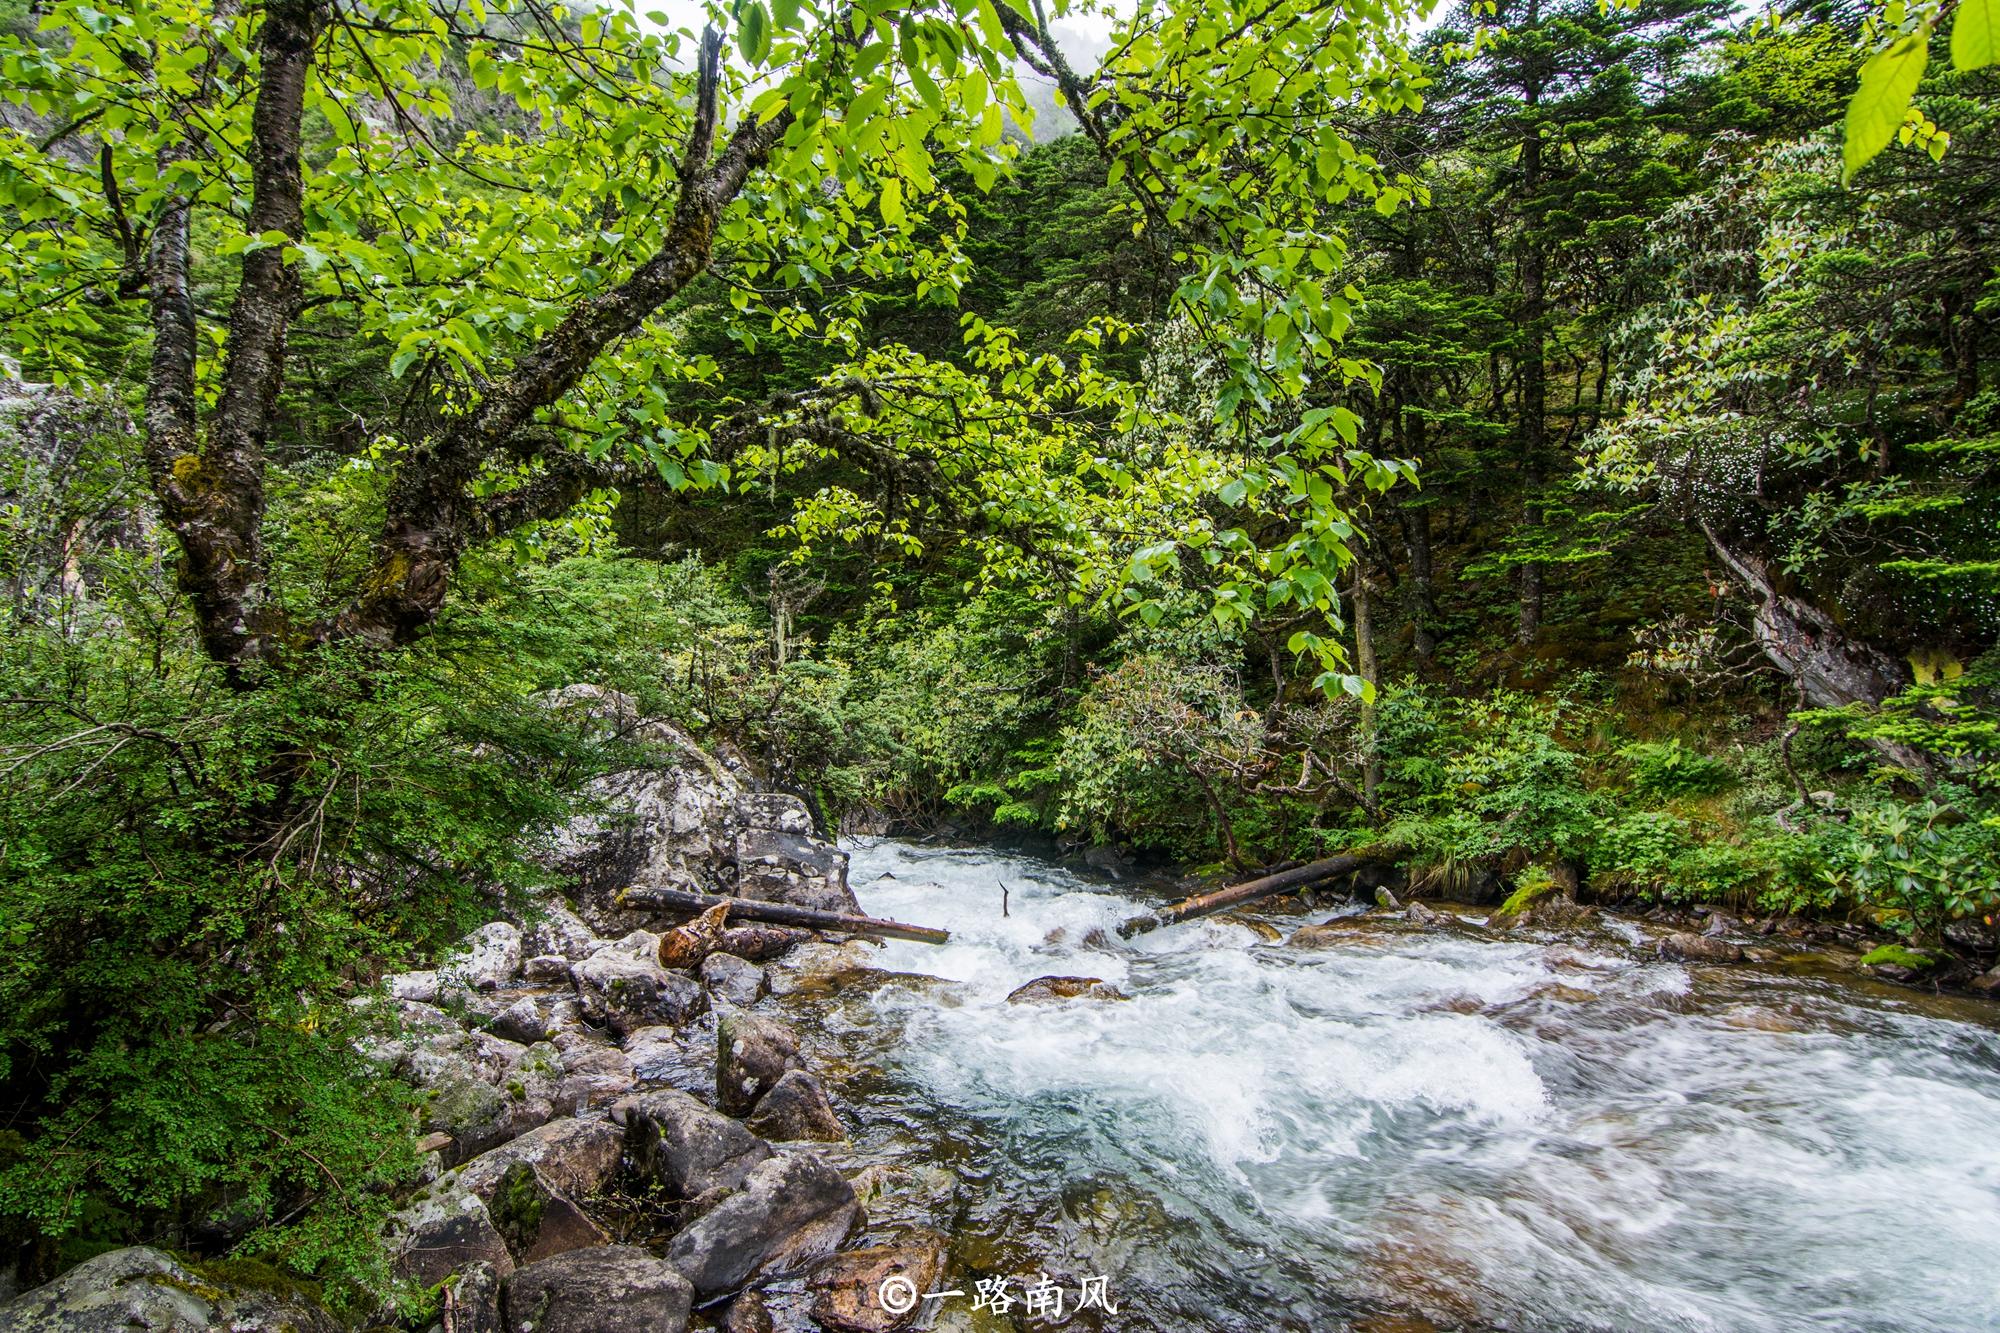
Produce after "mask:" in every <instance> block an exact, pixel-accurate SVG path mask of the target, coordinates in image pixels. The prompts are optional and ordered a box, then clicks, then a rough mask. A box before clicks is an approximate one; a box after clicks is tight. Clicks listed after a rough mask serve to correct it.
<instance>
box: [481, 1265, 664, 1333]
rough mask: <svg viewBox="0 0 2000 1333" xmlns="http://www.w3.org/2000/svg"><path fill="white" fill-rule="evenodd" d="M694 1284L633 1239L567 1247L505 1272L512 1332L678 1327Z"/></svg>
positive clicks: (612, 1332)
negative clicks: (631, 1241) (590, 1246)
mask: <svg viewBox="0 0 2000 1333" xmlns="http://www.w3.org/2000/svg"><path fill="white" fill-rule="evenodd" d="M693 1296H694V1292H693V1290H692V1289H691V1287H690V1286H689V1284H688V1282H687V1280H686V1279H685V1278H683V1277H682V1276H681V1275H680V1274H679V1273H678V1272H676V1271H674V1269H673V1268H672V1267H671V1266H670V1265H668V1264H666V1263H663V1262H661V1261H660V1260H658V1259H655V1258H654V1257H653V1256H652V1255H650V1254H648V1253H646V1252H645V1251H644V1250H642V1249H640V1248H639V1247H638V1246H636V1245H604V1246H599V1247H598V1248H596V1249H590V1250H572V1251H570V1252H569V1253H567V1254H559V1255H556V1256H555V1257H554V1258H551V1259H544V1260H542V1261H541V1262H540V1263H535V1264H530V1265H529V1266H528V1267H526V1268H523V1269H521V1270H520V1271H519V1272H517V1273H515V1274H514V1275H513V1276H512V1277H509V1278H508V1279H507V1282H506V1286H505V1296H504V1300H503V1305H504V1307H505V1309H506V1312H507V1327H508V1329H509V1330H510V1331H511V1333H681V1330H683V1329H685V1328H686V1327H687V1322H688V1307H689V1306H690V1304H691V1303H692V1300H693Z"/></svg>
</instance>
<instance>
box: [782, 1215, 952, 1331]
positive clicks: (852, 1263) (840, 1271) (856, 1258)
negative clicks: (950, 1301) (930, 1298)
mask: <svg viewBox="0 0 2000 1333" xmlns="http://www.w3.org/2000/svg"><path fill="white" fill-rule="evenodd" d="M944 1257H945V1247H944V1240H943V1238H942V1237H940V1236H937V1235H932V1234H919V1235H914V1236H910V1237H907V1238H905V1239H903V1240H900V1241H898V1242H896V1243H895V1244H891V1245H871V1246H869V1247H867V1248H866V1249H860V1250H848V1251H846V1252H844V1253H841V1254H836V1255H834V1256H833V1257H832V1258H831V1259H828V1260H827V1261H826V1262H825V1263H823V1264H821V1265H820V1266H819V1267H818V1268H816V1269H815V1270H813V1275H812V1279H811V1281H810V1283H809V1284H808V1285H809V1286H810V1287H811V1289H812V1293H813V1305H812V1313H813V1318H814V1319H816V1320H818V1321H819V1323H820V1325H821V1326H822V1327H824V1328H829V1329H835V1330H838V1331H839V1333H892V1330H895V1329H899V1328H908V1327H910V1326H911V1325H913V1324H915V1323H916V1322H917V1319H918V1317H919V1316H920V1315H922V1314H923V1313H924V1311H925V1309H926V1307H927V1303H926V1302H925V1301H923V1300H922V1299H921V1297H922V1294H923V1293H924V1292H927V1291H935V1290H937V1284H938V1278H939V1277H941V1276H942V1275H943V1273H944ZM896 1277H900V1278H902V1279H903V1280H904V1281H906V1282H908V1283H909V1284H910V1287H909V1288H908V1290H909V1291H910V1292H911V1293H912V1294H914V1295H916V1296H917V1297H919V1299H917V1300H915V1301H913V1302H911V1303H910V1305H909V1308H907V1309H904V1310H901V1311H900V1312H899V1311H892V1310H890V1309H889V1308H887V1307H886V1306H885V1305H884V1304H883V1302H882V1284H883V1283H884V1282H887V1281H888V1280H889V1279H891V1278H896ZM899 1304H900V1302H899Z"/></svg>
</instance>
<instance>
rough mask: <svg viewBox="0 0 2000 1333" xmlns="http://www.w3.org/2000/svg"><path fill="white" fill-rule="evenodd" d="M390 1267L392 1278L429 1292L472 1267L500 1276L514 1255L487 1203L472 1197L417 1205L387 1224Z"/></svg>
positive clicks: (461, 1195)
mask: <svg viewBox="0 0 2000 1333" xmlns="http://www.w3.org/2000/svg"><path fill="white" fill-rule="evenodd" d="M389 1242H390V1263H391V1266H392V1267H393V1268H394V1269H395V1273H396V1276H397V1277H400V1278H405V1279H408V1280H409V1281H412V1282H414V1283H416V1284H417V1285H418V1286H420V1287H432V1286H436V1285H437V1284H438V1283H440V1282H442V1281H444V1280H445V1279H446V1278H448V1277H450V1276H451V1275H452V1274H453V1273H458V1272H463V1271H465V1270H466V1269H468V1268H470V1267H471V1266H472V1265H474V1264H490V1265H491V1266H492V1268H493V1271H494V1272H496V1273H499V1274H501V1275H502V1276H505V1275H506V1274H508V1273H511V1272H513V1271H514V1254H513V1251H511V1250H509V1249H508V1248H507V1241H506V1239H505V1238H504V1237H502V1236H501V1234H500V1228H499V1227H497V1226H495V1225H494V1224H493V1216H492V1214H491V1213H489V1212H488V1211H487V1210H486V1204H485V1202H484V1201H483V1200H481V1199H480V1198H479V1197H478V1196H477V1195H473V1194H464V1193H456V1194H446V1195H443V1196H439V1197H432V1198H427V1199H422V1200H419V1201H418V1202H417V1203H414V1204H412V1205H411V1206H410V1207H408V1208H405V1209H404V1210H403V1211H401V1212H399V1213H397V1214H396V1215H395V1216H394V1217H392V1218H391V1219H390V1220H389Z"/></svg>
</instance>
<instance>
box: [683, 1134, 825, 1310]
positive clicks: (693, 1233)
mask: <svg viewBox="0 0 2000 1333" xmlns="http://www.w3.org/2000/svg"><path fill="white" fill-rule="evenodd" d="M860 1221H861V1205H860V1203H859V1202H858V1201H857V1200H856V1199H855V1197H854V1189H853V1187H852V1186H850V1185H849V1184H848V1183H847V1180H846V1178H845V1177H843V1176H842V1175H841V1174H840V1172H838V1171H836V1170H834V1169H833V1167H831V1166H829V1165H828V1164H827V1163H826V1161H825V1160H824V1159H822V1158H820V1157H818V1156H816V1155H814V1154H812V1153H805V1152H797V1153H785V1154H782V1155H780V1156H777V1157H773V1158H771V1159H769V1160H768V1161H765V1162H761V1163H759V1164H758V1165H757V1166H756V1168H755V1169H753V1170H752V1171H751V1172H750V1174H749V1175H748V1176H747V1177H745V1178H744V1181H743V1187H742V1188H741V1189H740V1190H738V1191H737V1192H736V1193H734V1194H731V1195H730V1196H729V1197H728V1198H726V1199H723V1200H722V1201H721V1202H720V1203H718V1204H716V1205H715V1206H714V1207H713V1208H712V1209H710V1210H709V1211H708V1212H707V1213H706V1214H704V1215H703V1216H702V1217H701V1219H700V1220H699V1221H697V1222H695V1223H694V1224H693V1225H692V1226H689V1227H688V1228H686V1229H685V1230H683V1231H682V1232H681V1233H680V1234H679V1235H677V1236H675V1237H674V1239H673V1243H672V1244H671V1245H670V1246H669V1247H668V1249H667V1262H668V1263H670V1264H672V1265H673V1266H674V1268H675V1269H677V1270H679V1271H680V1272H681V1273H682V1274H684V1275H685V1276H686V1277H687V1279H688V1281H689V1282H691V1283H693V1284H694V1289H695V1291H696V1292H698V1293H699V1294H701V1295H703V1296H712V1295H716V1294H718V1293H721V1292H725V1291H731V1290H734V1289H735V1288H737V1287H740V1286H742V1285H743V1284H744V1283H745V1282H746V1281H748V1280H749V1279H750V1278H751V1277H753V1276H755V1275H756V1274H758V1273H763V1272H771V1273H781V1272H790V1271H794V1270H796V1269H798V1268H800V1267H803V1266H804V1265H806V1264H808V1263H810V1262H812V1261H813V1260H815V1259H820V1258H824V1257H825V1256H826V1255H829V1254H831V1253H833V1252H834V1250H836V1249H838V1248H839V1247H840V1244H841V1242H842V1241H844V1240H846V1239H847V1237H848V1235H849V1233H850V1232H852V1231H853V1230H854V1228H855V1226H856V1225H857V1224H858V1223H859V1222H860Z"/></svg>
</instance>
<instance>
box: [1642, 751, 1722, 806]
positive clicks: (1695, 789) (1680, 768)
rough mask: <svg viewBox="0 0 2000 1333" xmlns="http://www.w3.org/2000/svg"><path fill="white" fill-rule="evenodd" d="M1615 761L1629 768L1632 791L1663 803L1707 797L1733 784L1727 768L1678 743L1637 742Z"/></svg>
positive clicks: (1709, 757)
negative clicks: (1678, 799)
mask: <svg viewBox="0 0 2000 1333" xmlns="http://www.w3.org/2000/svg"><path fill="white" fill-rule="evenodd" d="M1618 757H1619V758H1621V759H1623V760H1624V761H1625V762H1626V764H1628V765H1629V766H1630V768H1631V773H1632V786H1633V788H1634V790H1636V791H1638V792H1639V793H1641V794H1642V795H1646V796H1652V797H1657V798H1660V799H1663V800H1664V799H1670V798H1672V797H1676V796H1710V795H1713V794H1714V793H1716V792H1719V791H1722V790H1724V789H1725V788H1727V787H1729V786H1730V785H1732V784H1733V783H1734V782H1735V781H1736V773H1735V771H1734V770H1733V769H1731V768H1730V766H1729V765H1728V764H1726V763H1724V762H1723V761H1722V760H1720V759H1717V758H1715V757H1713V756H1711V755H1706V754H1703V753H1701V751H1699V750H1693V749H1689V748H1688V747H1687V746H1685V745H1682V744H1681V743H1680V741H1679V740H1678V739H1676V740H1669V741H1665V742H1659V741H1637V742H1634V743H1633V744H1631V745H1627V746H1625V747H1624V748H1623V749H1621V750H1619V751H1618Z"/></svg>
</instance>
